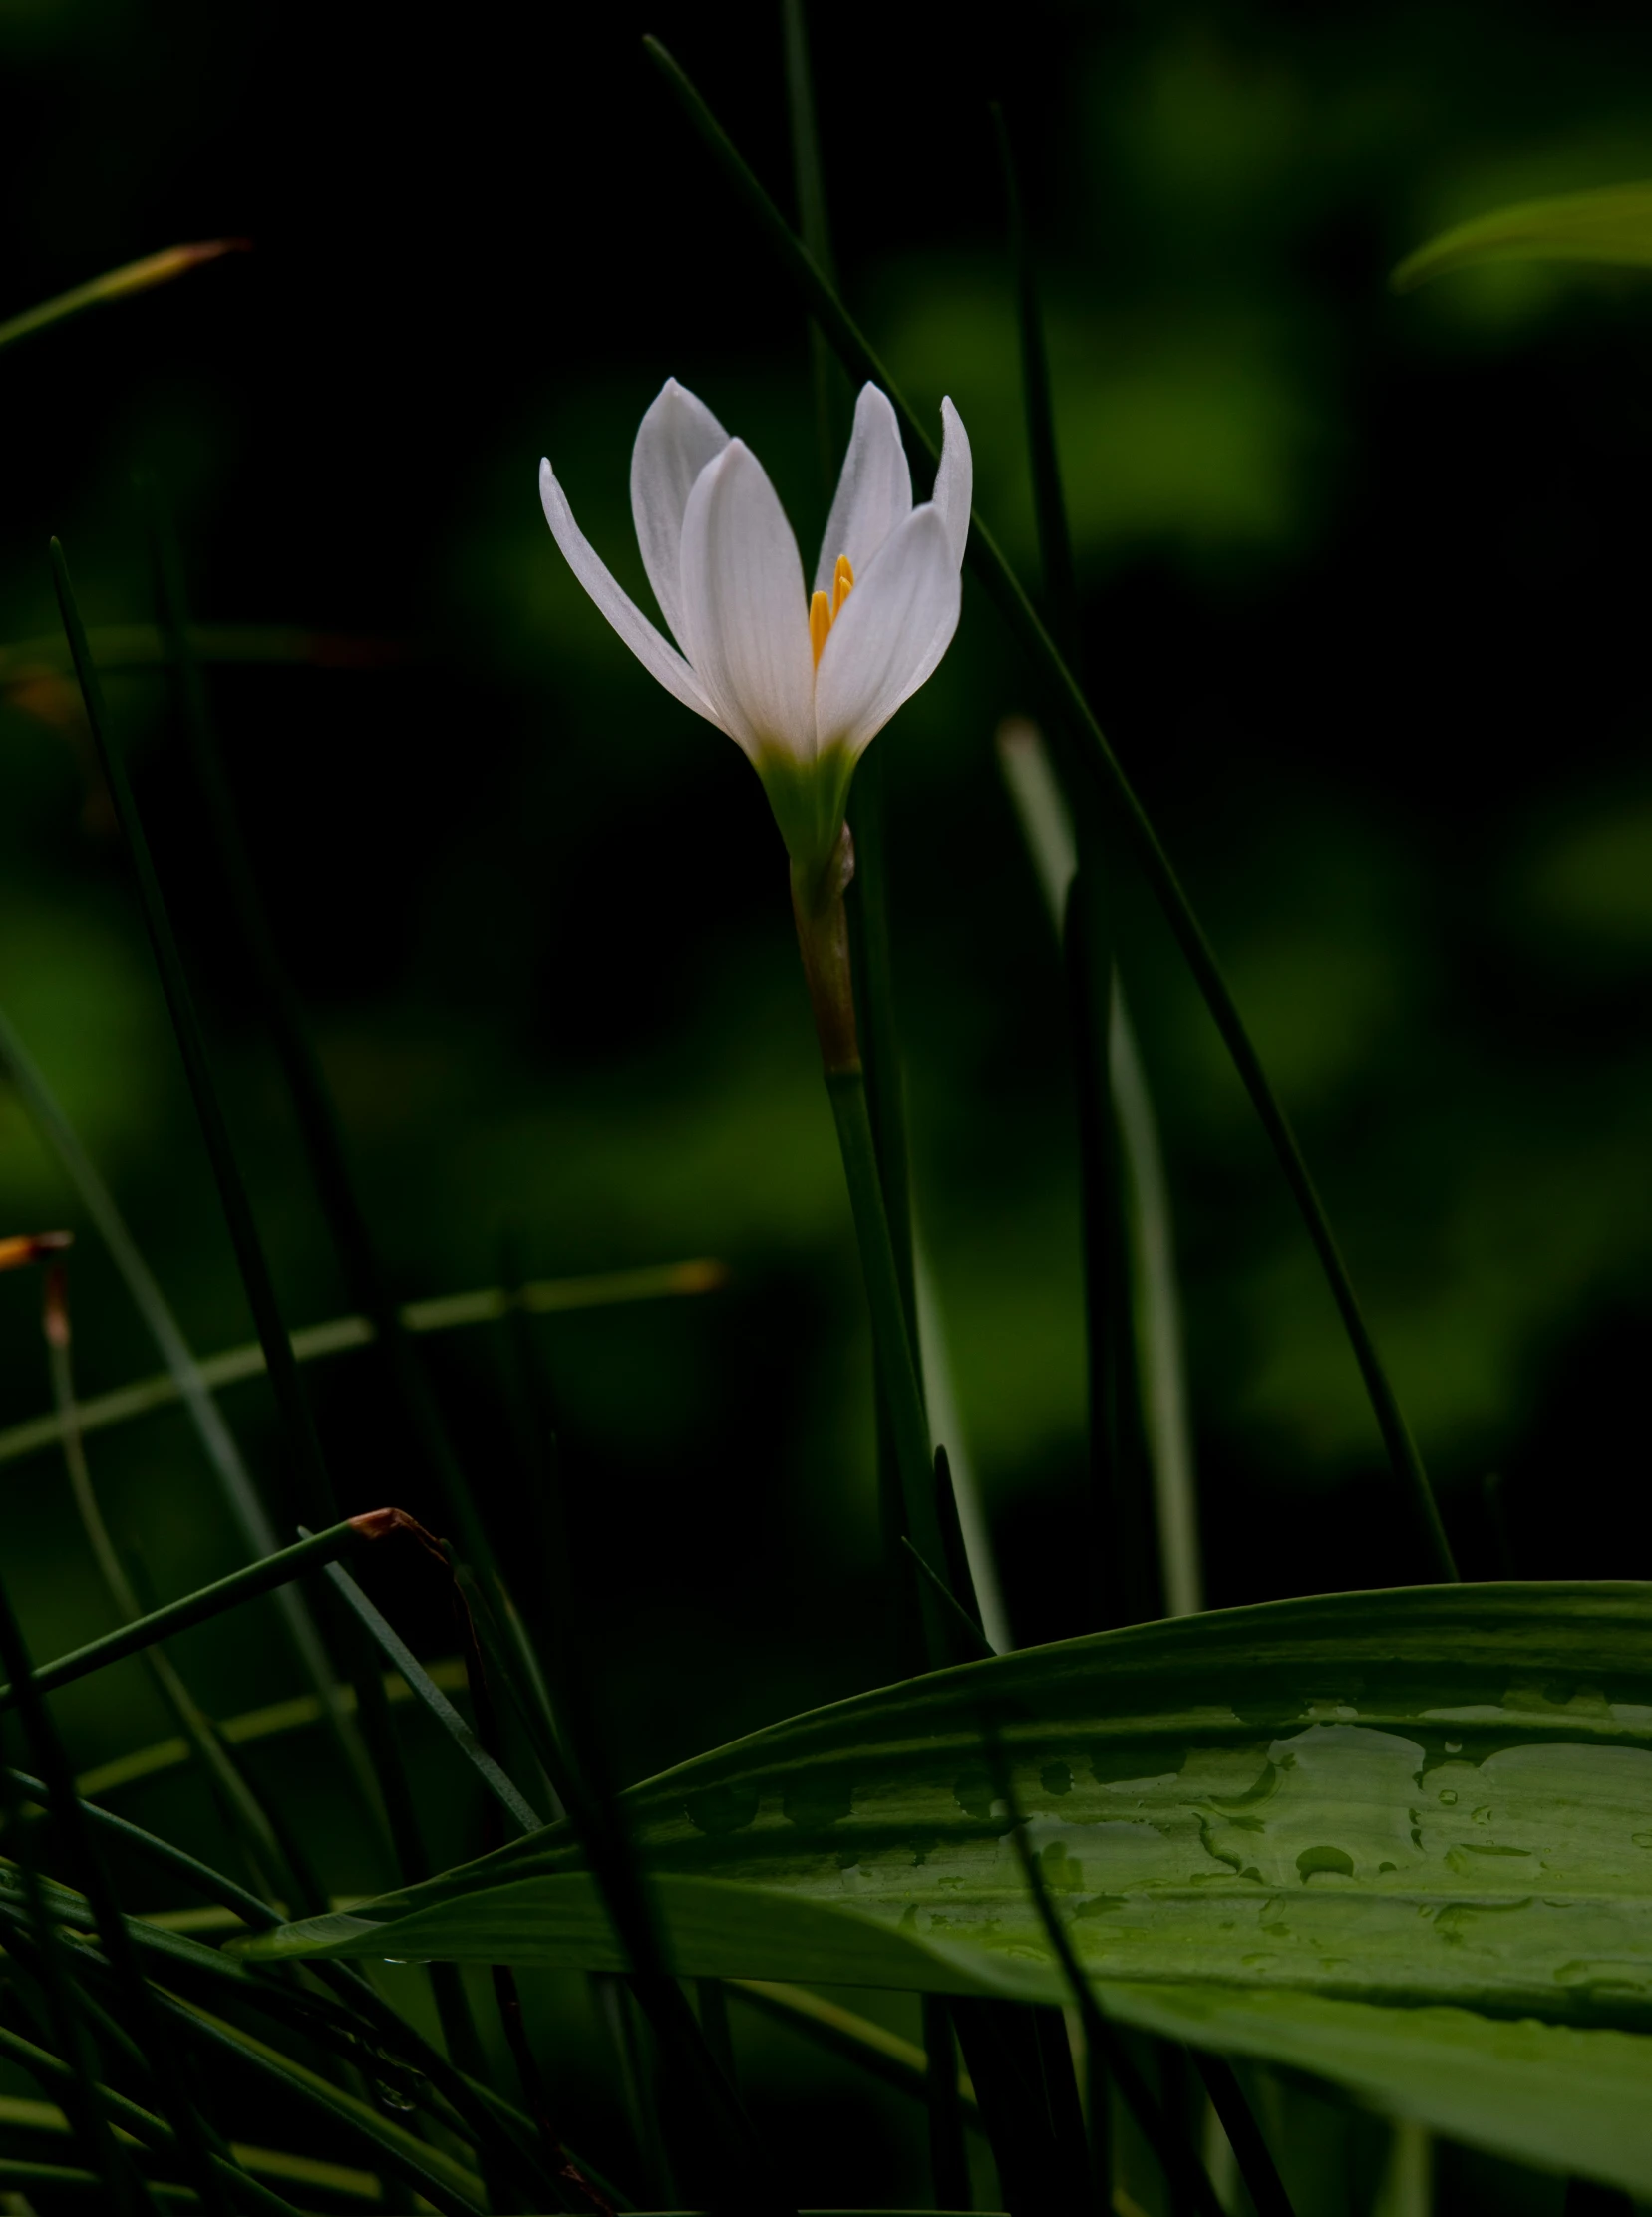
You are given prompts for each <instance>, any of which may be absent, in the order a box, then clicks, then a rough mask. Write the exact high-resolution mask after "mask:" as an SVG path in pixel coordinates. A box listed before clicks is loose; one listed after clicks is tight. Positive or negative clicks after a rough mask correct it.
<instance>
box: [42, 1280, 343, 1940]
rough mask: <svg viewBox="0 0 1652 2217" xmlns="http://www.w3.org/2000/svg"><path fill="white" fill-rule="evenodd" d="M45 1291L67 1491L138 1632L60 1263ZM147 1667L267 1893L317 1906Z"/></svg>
mask: <svg viewBox="0 0 1652 2217" xmlns="http://www.w3.org/2000/svg"><path fill="white" fill-rule="evenodd" d="M45 1285H46V1313H45V1325H46V1333H45V1337H46V1348H47V1358H48V1367H49V1369H50V1372H51V1377H52V1398H53V1401H54V1402H55V1403H56V1405H57V1415H58V1421H59V1424H60V1425H61V1427H62V1436H63V1456H64V1463H65V1467H66V1468H67V1470H68V1473H69V1489H70V1492H71V1494H72V1496H73V1498H74V1502H75V1509H76V1513H77V1515H78V1516H79V1518H80V1522H81V1530H82V1531H83V1532H84V1534H85V1535H86V1542H87V1546H88V1548H89V1549H90V1551H91V1554H92V1558H93V1561H94V1562H95V1563H96V1564H97V1566H98V1571H99V1575H100V1576H101V1577H102V1579H103V1582H104V1590H105V1592H106V1593H107V1594H108V1596H109V1601H110V1605H111V1607H112V1608H113V1609H114V1611H115V1614H116V1615H117V1616H118V1617H120V1618H122V1619H124V1620H125V1621H126V1622H127V1623H128V1624H133V1623H136V1622H137V1620H138V1619H139V1618H140V1617H141V1616H143V1615H144V1613H145V1612H144V1609H143V1606H142V1604H141V1603H140V1601H139V1599H138V1596H137V1593H136V1592H135V1591H134V1589H133V1584H132V1581H131V1579H130V1578H129V1577H128V1576H127V1572H126V1566H125V1565H124V1563H123V1562H122V1560H121V1557H120V1553H119V1551H118V1549H117V1548H116V1546H115V1543H114V1540H113V1539H112V1538H111V1537H110V1532H109V1527H108V1525H107V1524H106V1523H105V1521H104V1515H103V1509H102V1507H101V1506H100V1504H99V1501H98V1495H97V1489H96V1488H95V1486H94V1485H93V1483H92V1471H91V1467H90V1465H89V1464H88V1462H87V1458H86V1447H85V1442H84V1441H83V1439H82V1437H81V1430H80V1425H79V1423H78V1422H77V1417H76V1403H75V1383H74V1372H73V1363H72V1357H71V1352H70V1344H71V1343H70V1319H69V1300H68V1272H67V1270H66V1269H65V1267H64V1265H63V1264H62V1263H54V1264H52V1265H50V1266H49V1267H48V1268H47V1271H46V1273H45ZM144 1661H145V1664H146V1665H147V1667H148V1669H149V1673H150V1677H151V1679H152V1681H153V1682H154V1685H155V1688H156V1691H157V1692H158V1693H159V1694H160V1696H161V1699H162V1701H163V1702H164V1703H165V1706H166V1708H167V1709H168V1710H170V1712H171V1714H172V1718H173V1720H174V1722H175V1723H176V1725H177V1728H178V1730H179V1732H180V1733H181V1734H182V1735H183V1738H184V1739H185V1740H186V1741H187V1742H188V1743H189V1749H190V1752H191V1754H192V1755H193V1757H194V1759H195V1761H196V1763H197V1764H198V1765H199V1767H200V1770H201V1773H202V1775H203V1777H204V1778H205V1780H206V1782H207V1786H208V1788H209V1790H210V1791H211V1793H212V1796H213V1798H214V1800H215V1801H216V1802H217V1804H218V1807H219V1810H220V1812H221V1813H222V1815H223V1817H224V1820H225V1822H226V1824H227V1826H228V1828H229V1831H230V1835H231V1837H232V1838H233V1839H234V1840H235V1841H236V1842H237V1844H238V1845H239V1847H240V1849H241V1852H242V1853H243V1855H244V1856H245V1857H246V1858H247V1861H248V1863H249V1865H250V1867H251V1869H252V1871H253V1872H254V1874H255V1875H256V1876H257V1877H258V1879H259V1881H260V1883H261V1884H262V1885H263V1886H264V1887H265V1889H266V1892H267V1893H268V1894H269V1895H270V1896H271V1897H272V1898H274V1899H280V1900H285V1901H288V1902H293V1903H297V1902H301V1901H312V1900H315V1899H317V1898H318V1897H317V1895H316V1892H315V1889H314V1887H313V1884H312V1883H309V1882H307V1879H305V1878H301V1877H300V1875H299V1873H298V1871H297V1869H296V1868H295V1867H294V1865H293V1863H292V1862H291V1860H290V1859H289V1856H288V1854H287V1851H286V1849H285V1847H284V1845H283V1843H282V1841H281V1838H280V1836H279V1835H278V1833H277V1830H276V1827H275V1825H274V1824H273V1822H272V1821H271V1818H270V1815H269V1812H268V1810H267V1809H266V1808H265V1807H264V1805H263V1803H262V1801H261V1800H260V1799H259V1798H258V1796H257V1794H256V1793H255V1792H254V1791H253V1789H252V1787H251V1785H250V1783H249V1782H248V1780H247V1779H246V1777H245V1776H244V1775H243V1773H242V1771H241V1769H240V1767H239V1765H238V1764H237V1763H236V1762H235V1760H234V1757H233V1756H232V1755H231V1754H230V1752H229V1750H228V1748H227V1747H225V1745H224V1744H223V1742H222V1741H221V1740H220V1739H219V1738H218V1736H217V1734H216V1732H215V1731H214V1730H213V1728H212V1723H211V1720H210V1718H208V1717H207V1715H206V1713H205V1711H204V1710H202V1708H201V1707H200V1705H199V1703H198V1702H197V1701H196V1700H195V1699H194V1696H193V1695H192V1694H191V1693H190V1692H189V1689H188V1687H187V1686H186V1685H185V1684H184V1682H183V1678H182V1675H181V1673H180V1672H179V1671H178V1669H177V1666H176V1665H175V1664H174V1663H173V1662H172V1660H171V1658H170V1656H168V1655H167V1654H166V1652H165V1649H164V1648H163V1647H161V1646H160V1645H159V1644H158V1645H156V1646H154V1647H150V1648H146V1649H145V1650H144Z"/></svg>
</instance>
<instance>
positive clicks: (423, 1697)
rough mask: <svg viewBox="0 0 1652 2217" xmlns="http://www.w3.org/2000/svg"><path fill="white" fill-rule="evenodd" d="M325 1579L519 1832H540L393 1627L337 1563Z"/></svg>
mask: <svg viewBox="0 0 1652 2217" xmlns="http://www.w3.org/2000/svg"><path fill="white" fill-rule="evenodd" d="M324 1575H325V1576H326V1578H327V1579H328V1581H329V1583H330V1584H331V1585H332V1586H333V1587H334V1589H335V1590H336V1591H337V1592H338V1593H339V1594H340V1595H341V1596H342V1597H343V1599H344V1602H345V1604H346V1606H347V1607H349V1608H350V1609H352V1610H354V1612H355V1614H356V1616H357V1618H358V1619H359V1621H360V1623H361V1624H362V1626H363V1627H364V1629H365V1630H366V1631H367V1633H368V1634H369V1636H370V1637H371V1638H372V1640H373V1642H374V1644H375V1645H376V1646H377V1647H378V1648H379V1649H380V1650H381V1652H382V1653H383V1654H384V1655H385V1656H386V1658H387V1659H388V1660H389V1661H390V1662H391V1663H393V1664H394V1665H395V1667H396V1668H397V1670H399V1671H400V1672H401V1674H402V1676H403V1678H404V1679H405V1680H406V1681H407V1683H408V1685H409V1687H410V1688H411V1689H412V1691H413V1693H414V1695H415V1697H416V1698H417V1699H418V1700H419V1701H421V1702H423V1703H424V1705H425V1707H426V1708H427V1709H428V1710H429V1711H430V1713H431V1715H432V1716H433V1717H434V1718H435V1719H436V1721H437V1723H438V1724H439V1725H440V1726H441V1727H442V1729H443V1731H444V1732H445V1733H446V1734H447V1735H448V1738H449V1739H450V1740H451V1741H452V1742H453V1743H454V1745H455V1746H456V1747H457V1748H458V1749H459V1751H460V1753H461V1754H462V1755H463V1756H464V1757H465V1760H466V1761H467V1762H468V1763H469V1764H470V1765H471V1767H472V1769H474V1770H475V1772H476V1774H477V1776H478V1777H479V1778H480V1779H481V1780H482V1782H483V1784H484V1785H485V1786H486V1787H487V1789H488V1791H489V1792H490V1793H491V1794H492V1795H493V1796H494V1799H495V1800H496V1802H497V1803H498V1804H499V1806H500V1807H501V1808H502V1809H503V1810H504V1812H505V1814H506V1815H507V1816H508V1817H509V1818H510V1820H511V1822H512V1823H513V1824H514V1825H515V1826H516V1827H517V1829H518V1830H519V1831H523V1832H537V1831H538V1830H539V1829H540V1827H541V1826H542V1824H543V1822H544V1819H543V1818H542V1817H540V1816H537V1815H535V1814H534V1811H533V1810H532V1808H531V1807H530V1806H529V1805H528V1803H527V1802H526V1801H525V1800H524V1799H523V1798H522V1795H521V1794H520V1793H519V1792H518V1791H517V1789H516V1787H515V1786H514V1785H513V1784H512V1782H511V1780H510V1779H509V1778H508V1777H506V1775H505V1773H504V1771H503V1770H502V1769H501V1768H500V1767H499V1765H498V1763H496V1761H495V1759H494V1757H493V1756H492V1755H491V1754H490V1753H489V1752H488V1750H487V1748H486V1747H484V1746H483V1744H482V1742H481V1741H480V1740H478V1738H477V1736H476V1734H475V1733H474V1732H472V1730H471V1728H470V1726H469V1725H468V1724H467V1723H466V1722H465V1720H464V1718H463V1717H461V1715H460V1714H459V1712H458V1710H457V1709H455V1707H454V1705H453V1703H452V1702H450V1701H449V1699H448V1697H447V1695H446V1694H444V1693H443V1691H442V1689H441V1687H440V1686H438V1685H437V1684H436V1681H435V1680H434V1679H433V1678H432V1677H431V1675H430V1673H429V1672H428V1671H427V1670H426V1669H425V1667H424V1665H423V1664H422V1663H421V1662H420V1661H419V1658H418V1657H417V1656H416V1655H415V1654H414V1652H413V1650H412V1649H411V1648H410V1647H409V1646H408V1644H407V1642H406V1641H405V1640H404V1639H403V1638H402V1636H401V1634H400V1633H399V1632H398V1631H397V1630H396V1628H395V1626H394V1625H392V1624H391V1623H390V1622H389V1620H388V1619H387V1618H386V1617H385V1616H384V1615H383V1614H382V1612H381V1611H380V1610H379V1609H377V1608H376V1607H375V1606H374V1604H373V1603H372V1602H371V1601H370V1600H369V1599H368V1597H367V1595H366V1594H364V1593H363V1592H362V1590H361V1588H360V1586H358V1585H357V1583H356V1581H355V1580H354V1579H353V1578H352V1577H351V1576H350V1573H349V1572H348V1571H347V1570H345V1569H343V1568H342V1567H341V1566H340V1565H339V1564H338V1563H329V1564H328V1565H327V1567H326V1571H325V1573H324Z"/></svg>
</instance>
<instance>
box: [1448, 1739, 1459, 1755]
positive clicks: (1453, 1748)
mask: <svg viewBox="0 0 1652 2217" xmlns="http://www.w3.org/2000/svg"><path fill="white" fill-rule="evenodd" d="M1446 1752H1447V1754H1449V1755H1460V1754H1462V1752H1463V1742H1462V1741H1461V1740H1448V1741H1447V1742H1446Z"/></svg>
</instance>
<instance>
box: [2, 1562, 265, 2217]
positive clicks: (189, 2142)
mask: <svg viewBox="0 0 1652 2217" xmlns="http://www.w3.org/2000/svg"><path fill="white" fill-rule="evenodd" d="M0 1666H3V1667H4V1668H5V1669H6V1670H7V1671H8V1672H9V1673H10V1675H11V1681H12V1685H13V1687H14V1688H15V1689H16V1703H17V1710H18V1716H19V1721H20V1723H21V1725H22V1729H23V1734H24V1737H25V1739H26V1740H27V1742H28V1743H29V1746H30V1749H31V1751H32V1752H33V1755H34V1759H35V1765H36V1767H37V1769H38V1770H39V1772H40V1774H41V1776H42V1777H43V1778H44V1779H45V1781H46V1783H47V1785H48V1787H49V1788H50V1789H51V1794H52V1815H53V1820H54V1822H55V1823H56V1825H57V1828H58V1836H59V1838H60V1839H61V1841H62V1843H63V1847H64V1851H65V1853H66V1854H67V1855H68V1857H69V1859H70V1861H71V1864H72V1865H73V1866H74V1867H75V1868H76V1869H77V1870H78V1872H79V1874H80V1878H81V1884H82V1888H83V1890H84V1892H85V1894H86V1898H87V1901H88V1903H89V1905H90V1907H91V1910H92V1914H93V1917H94V1920H95V1923H96V1926H97V1932H98V1938H99V1940H100V1941H101V1943H102V1945H103V1949H104V1952H105V1954H106V1955H107V1956H108V1958H109V1962H110V1966H111V1968H112V1970H113V1972H114V1975H115V1983H116V1987H117V1991H118V1993H119V1996H120V2004H121V2016H122V2020H123V2023H124V2025H125V2028H126V2029H127V2031H128V2032H129V2033H130V2034H131V2035H132V2037H133V2038H134V2039H135V2040H136V2041H137V2043H138V2045H139V2048H140V2052H141V2053H142V2054H143V2056H144V2058H145V2059H146V2062H147V2064H148V2067H149V2069H150V2071H151V2072H152V2074H153V2076H154V2079H155V2084H156V2090H157V2092H158V2094H159V2095H160V2100H161V2108H162V2112H163V2114H164V2115H165V2118H166V2121H167V2122H168V2124H170V2126H171V2128H172V2130H173V2131H174V2133H175V2134H176V2135H177V2146H178V2152H179V2154H180V2156H181V2158H182V2161H183V2167H184V2173H185V2176H186V2178H187V2179H188V2181H189V2183H190V2184H191V2185H192V2186H193V2187H194V2189H195V2191H196V2193H197V2194H199V2196H200V2198H201V2203H202V2206H203V2207H204V2209H205V2210H206V2212H207V2217H227V2209H228V2204H227V2203H226V2202H225V2200H224V2198H223V2192H222V2188H221V2186H220V2184H219V2182H218V2178H217V2176H216V2173H215V2172H214V2170H213V2168H212V2164H211V2161H210V2159H209V2153H208V2149H207V2145H206V2139H205V2134H204V2131H203V2128H202V2125H201V2120H200V2117H199V2115H198V2114H197V2112H196V2109H195V2105H194V2101H193V2099H192V2097H191V2095H190V2091H189V2088H188V2086H187V2085H186V2084H185V2082H184V2079H183V2076H182V2073H181V2071H180V2069H179V2068H178V2064H177V2059H176V2058H175V2057H174V2056H173V2054H172V2052H171V2050H170V2049H169V2047H168V2046H167V2045H166V2043H165V2041H164V2040H163V2039H162V2038H161V2037H160V2029H159V2017H158V2012H157V2009H156V2006H155V1997H154V1994H153V1991H152V1989H151V1987H150V1985H149V1982H148V1980H147V1979H146V1978H145V1976H144V1972H143V1968H142V1966H141V1965H140V1963H139V1961H138V1956H137V1951H136V1950H135V1949H134V1947H133V1944H132V1939H131V1936H130V1934H129V1933H128V1931H127V1928H126V1924H125V1922H124V1920H123V1918H122V1915H121V1911H120V1907H119V1905H118V1904H117V1902H116V1900H115V1896H114V1893H113V1890H112V1889H111V1887H110V1884H109V1880H108V1877H107V1876H106V1874H105V1871H104V1867H103V1859H102V1857H101V1856H100V1855H99V1853H98V1850H97V1848H96V1846H95V1845H94V1844H93V1841H92V1838H91V1835H90V1831H89V1828H88V1826H87V1825H86V1823H85V1822H84V1820H83V1818H82V1816H81V1807H80V1799H79V1796H78V1795H77V1794H76V1792H75V1774H74V1772H73V1770H72V1769H71V1768H70V1765H69V1758H68V1756H67V1754H66V1753H65V1752H64V1747H63V1742H62V1741H61V1740H60V1739H59V1738H58V1734H57V1728H56V1727H55V1726H54V1724H53V1723H52V1718H51V1713H50V1711H49V1710H48V1709H47V1707H46V1696H45V1692H44V1690H43V1688H42V1686H41V1685H40V1684H39V1682H38V1681H37V1679H36V1676H35V1672H34V1666H33V1663H32V1660H31V1658H30V1655H29V1648H28V1642H27V1640H26V1639H25V1637H24V1633H23V1628H22V1626H21V1625H20V1624H19V1623H18V1621H17V1616H16V1613H15V1612H14V1610H13V1608H12V1603H11V1596H10V1594H9V1592H8V1591H7V1588H6V1583H5V1580H4V1579H3V1578H0ZM45 1930H46V1927H45V1925H44V1924H43V1925H42V1926H41V1932H42V1937H43V1939H44V1935H45ZM71 2052H72V2051H71Z"/></svg>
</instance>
